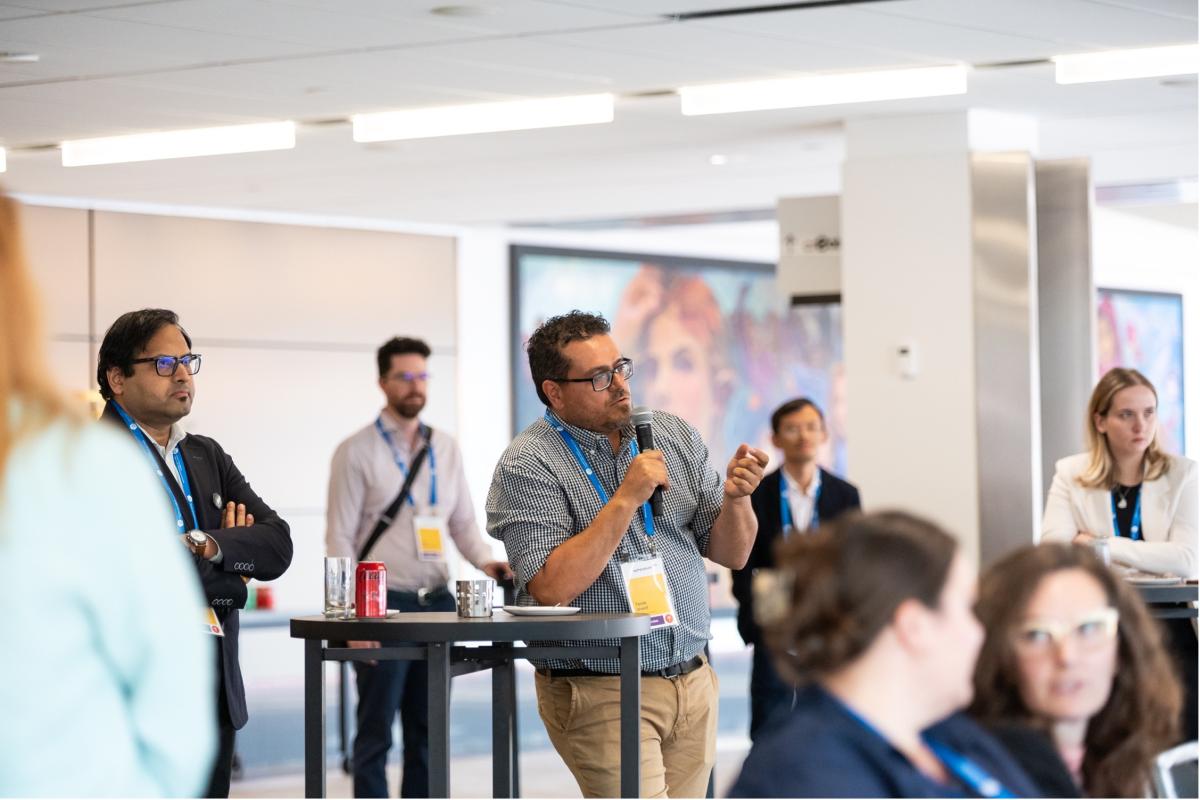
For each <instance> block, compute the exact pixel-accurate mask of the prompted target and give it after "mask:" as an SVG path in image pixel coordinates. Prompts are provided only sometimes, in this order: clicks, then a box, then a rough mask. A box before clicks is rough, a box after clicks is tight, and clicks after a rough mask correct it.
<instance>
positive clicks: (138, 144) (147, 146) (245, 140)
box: [62, 122, 296, 167]
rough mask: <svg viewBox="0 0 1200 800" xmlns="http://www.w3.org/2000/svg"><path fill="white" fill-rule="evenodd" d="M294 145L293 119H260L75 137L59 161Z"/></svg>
mask: <svg viewBox="0 0 1200 800" xmlns="http://www.w3.org/2000/svg"><path fill="white" fill-rule="evenodd" d="M295 146H296V125H295V123H293V122H264V123H258V124H254V125H230V126H226V127H221V128H194V129H191V130H183V131H164V132H161V133H136V134H131V135H129V136H108V137H105V138H102V139H76V140H73V141H67V142H63V143H62V164H63V166H64V167H85V166H92V165H95V164H120V163H125V162H129V161H158V160H160V159H166V158H192V157H195V156H216V155H226V154H229V153H257V152H262V151H264V150H290V149H291V148H293V147H295Z"/></svg>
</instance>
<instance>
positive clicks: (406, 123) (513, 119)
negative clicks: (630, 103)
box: [350, 94, 613, 142]
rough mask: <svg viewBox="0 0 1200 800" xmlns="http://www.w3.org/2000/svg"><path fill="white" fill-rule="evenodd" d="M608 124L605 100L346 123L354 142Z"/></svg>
mask: <svg viewBox="0 0 1200 800" xmlns="http://www.w3.org/2000/svg"><path fill="white" fill-rule="evenodd" d="M612 121H613V96H612V95H611V94H588V95H579V96H577V97H551V98H545V99H541V100H516V101H513V102H504V103H474V104H471V105H464V106H438V107H434V108H414V109H408V110H404V111H384V112H381V113H378V114H355V115H354V116H352V117H351V118H350V122H351V123H352V124H353V126H354V141H356V142H386V141H391V140H393V139H425V138H429V137H433V136H460V135H463V134H469V133H494V132H496V131H523V130H531V129H533V128H562V127H566V126H569V125H593V124H597V123H603V122H612Z"/></svg>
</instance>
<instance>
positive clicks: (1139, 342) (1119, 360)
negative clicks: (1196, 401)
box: [1096, 289, 1184, 453]
mask: <svg viewBox="0 0 1200 800" xmlns="http://www.w3.org/2000/svg"><path fill="white" fill-rule="evenodd" d="M1096 295H1097V306H1096V355H1097V362H1098V366H1099V369H1100V372H1099V374H1100V375H1103V374H1104V373H1105V372H1107V371H1108V370H1110V369H1112V368H1113V367H1133V368H1134V369H1136V370H1138V371H1139V372H1141V373H1142V374H1143V375H1145V376H1146V377H1147V378H1149V379H1150V382H1151V383H1153V384H1154V388H1155V390H1156V391H1157V392H1158V425H1159V436H1160V438H1161V441H1162V444H1163V446H1164V447H1165V448H1166V450H1167V452H1169V453H1182V452H1183V444H1184V428H1183V399H1184V398H1183V297H1182V296H1181V295H1178V294H1166V293H1161V292H1135V291H1126V290H1124V289H1100V290H1099V291H1097V293H1096Z"/></svg>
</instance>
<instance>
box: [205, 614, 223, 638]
mask: <svg viewBox="0 0 1200 800" xmlns="http://www.w3.org/2000/svg"><path fill="white" fill-rule="evenodd" d="M204 632H205V633H208V634H211V635H213V636H224V635H225V628H223V627H222V626H221V620H219V619H217V612H215V611H213V610H212V608H211V607H209V608H207V609H205V613H204Z"/></svg>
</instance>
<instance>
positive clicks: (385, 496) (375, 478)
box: [325, 410, 496, 591]
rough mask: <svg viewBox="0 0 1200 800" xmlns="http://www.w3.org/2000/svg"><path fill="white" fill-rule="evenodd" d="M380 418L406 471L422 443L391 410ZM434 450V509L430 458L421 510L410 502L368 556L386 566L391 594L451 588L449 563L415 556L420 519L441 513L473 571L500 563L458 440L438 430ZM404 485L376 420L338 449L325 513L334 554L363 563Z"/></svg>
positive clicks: (419, 496)
mask: <svg viewBox="0 0 1200 800" xmlns="http://www.w3.org/2000/svg"><path fill="white" fill-rule="evenodd" d="M382 420H383V427H384V428H385V429H386V430H387V431H388V433H390V434H391V436H392V441H393V442H394V443H395V445H396V450H397V451H398V452H399V454H400V458H401V460H402V461H403V463H404V465H405V467H406V468H407V467H410V466H411V465H412V460H413V458H414V457H415V456H416V454H417V453H418V452H420V448H421V442H420V439H419V438H418V441H417V444H416V447H414V446H413V442H412V440H411V439H410V438H409V437H408V436H406V435H403V434H401V433H400V432H399V427H400V426H399V423H398V422H397V420H396V418H395V417H394V416H393V415H392V412H391V411H388V410H385V411H384V412H383V414H382ZM431 446H432V448H433V462H434V464H435V466H436V471H437V506H436V508H435V507H433V506H432V505H431V504H430V486H431V477H432V473H433V467H431V464H430V459H429V458H428V457H426V459H425V462H424V463H423V464H422V465H421V469H420V471H419V472H418V473H417V477H416V479H415V480H413V484H412V488H411V489H410V490H409V495H410V496H411V497H412V499H413V500H414V501H415V503H416V506H415V508H414V506H413V505H412V504H410V503H409V502H408V501H405V502H404V503H403V504H402V505H401V506H400V511H399V512H398V513H397V514H396V519H395V521H394V522H393V523H392V525H391V527H390V528H388V530H387V531H385V532H384V534H383V536H381V537H379V541H378V542H376V543H375V546H374V547H373V548H371V552H370V553H368V554H367V558H368V560H371V561H382V562H383V563H384V565H385V566H386V567H387V585H388V588H389V589H392V590H398V591H416V590H417V589H434V588H438V587H442V586H445V585H446V581H447V580H449V577H450V575H449V570H448V568H447V565H446V563H445V562H431V561H419V560H418V559H417V544H416V538H415V533H414V530H413V521H414V518H415V517H416V516H417V515H428V514H434V513H436V514H437V515H438V516H440V517H442V518H443V519H445V520H446V523H447V524H446V527H447V529H448V532H449V534H450V538H451V539H453V540H454V544H455V546H456V547H457V548H458V551H459V552H460V553H462V554H463V556H464V557H465V558H466V559H467V561H469V562H471V564H473V565H474V566H476V567H482V566H483V565H484V564H486V563H488V562H489V561H495V560H496V558H495V556H493V554H492V549H491V547H490V546H489V545H488V543H487V542H486V541H485V540H484V538H483V536H482V535H481V534H480V532H479V526H478V525H477V524H476V522H475V510H474V508H473V507H472V505H471V495H470V491H469V489H468V488H467V478H466V474H465V473H464V472H463V461H462V452H461V451H460V450H459V449H458V443H457V442H455V441H454V439H453V437H451V436H450V435H449V434H447V433H443V432H442V431H439V430H436V429H435V430H434V431H433V436H432V439H431ZM403 484H404V473H402V472H401V471H400V468H399V467H398V466H396V460H395V458H394V456H393V454H392V449H391V448H390V447H389V446H388V443H387V442H386V441H385V440H384V438H383V437H382V436H381V435H380V434H379V430H378V429H377V428H376V427H375V423H374V422H372V423H371V424H370V425H367V426H366V427H365V428H363V429H362V430H360V431H358V432H357V433H355V434H354V435H353V436H351V437H350V438H349V439H346V440H345V441H344V442H342V443H341V444H340V445H338V448H337V450H336V451H335V452H334V454H333V464H332V466H331V468H330V473H329V503H328V506H327V508H326V512H325V546H326V550H327V552H328V554H329V555H331V556H349V557H351V558H357V557H358V550H359V548H360V547H362V546H363V544H365V543H366V541H367V537H369V536H370V535H371V531H373V530H374V529H375V523H376V522H377V521H378V520H379V516H380V514H382V513H383V512H384V511H385V510H387V507H388V505H389V504H391V502H392V500H394V499H395V497H396V494H397V493H399V491H400V487H401V486H402V485H403ZM443 544H444V545H446V544H447V543H443ZM447 546H448V545H447Z"/></svg>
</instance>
